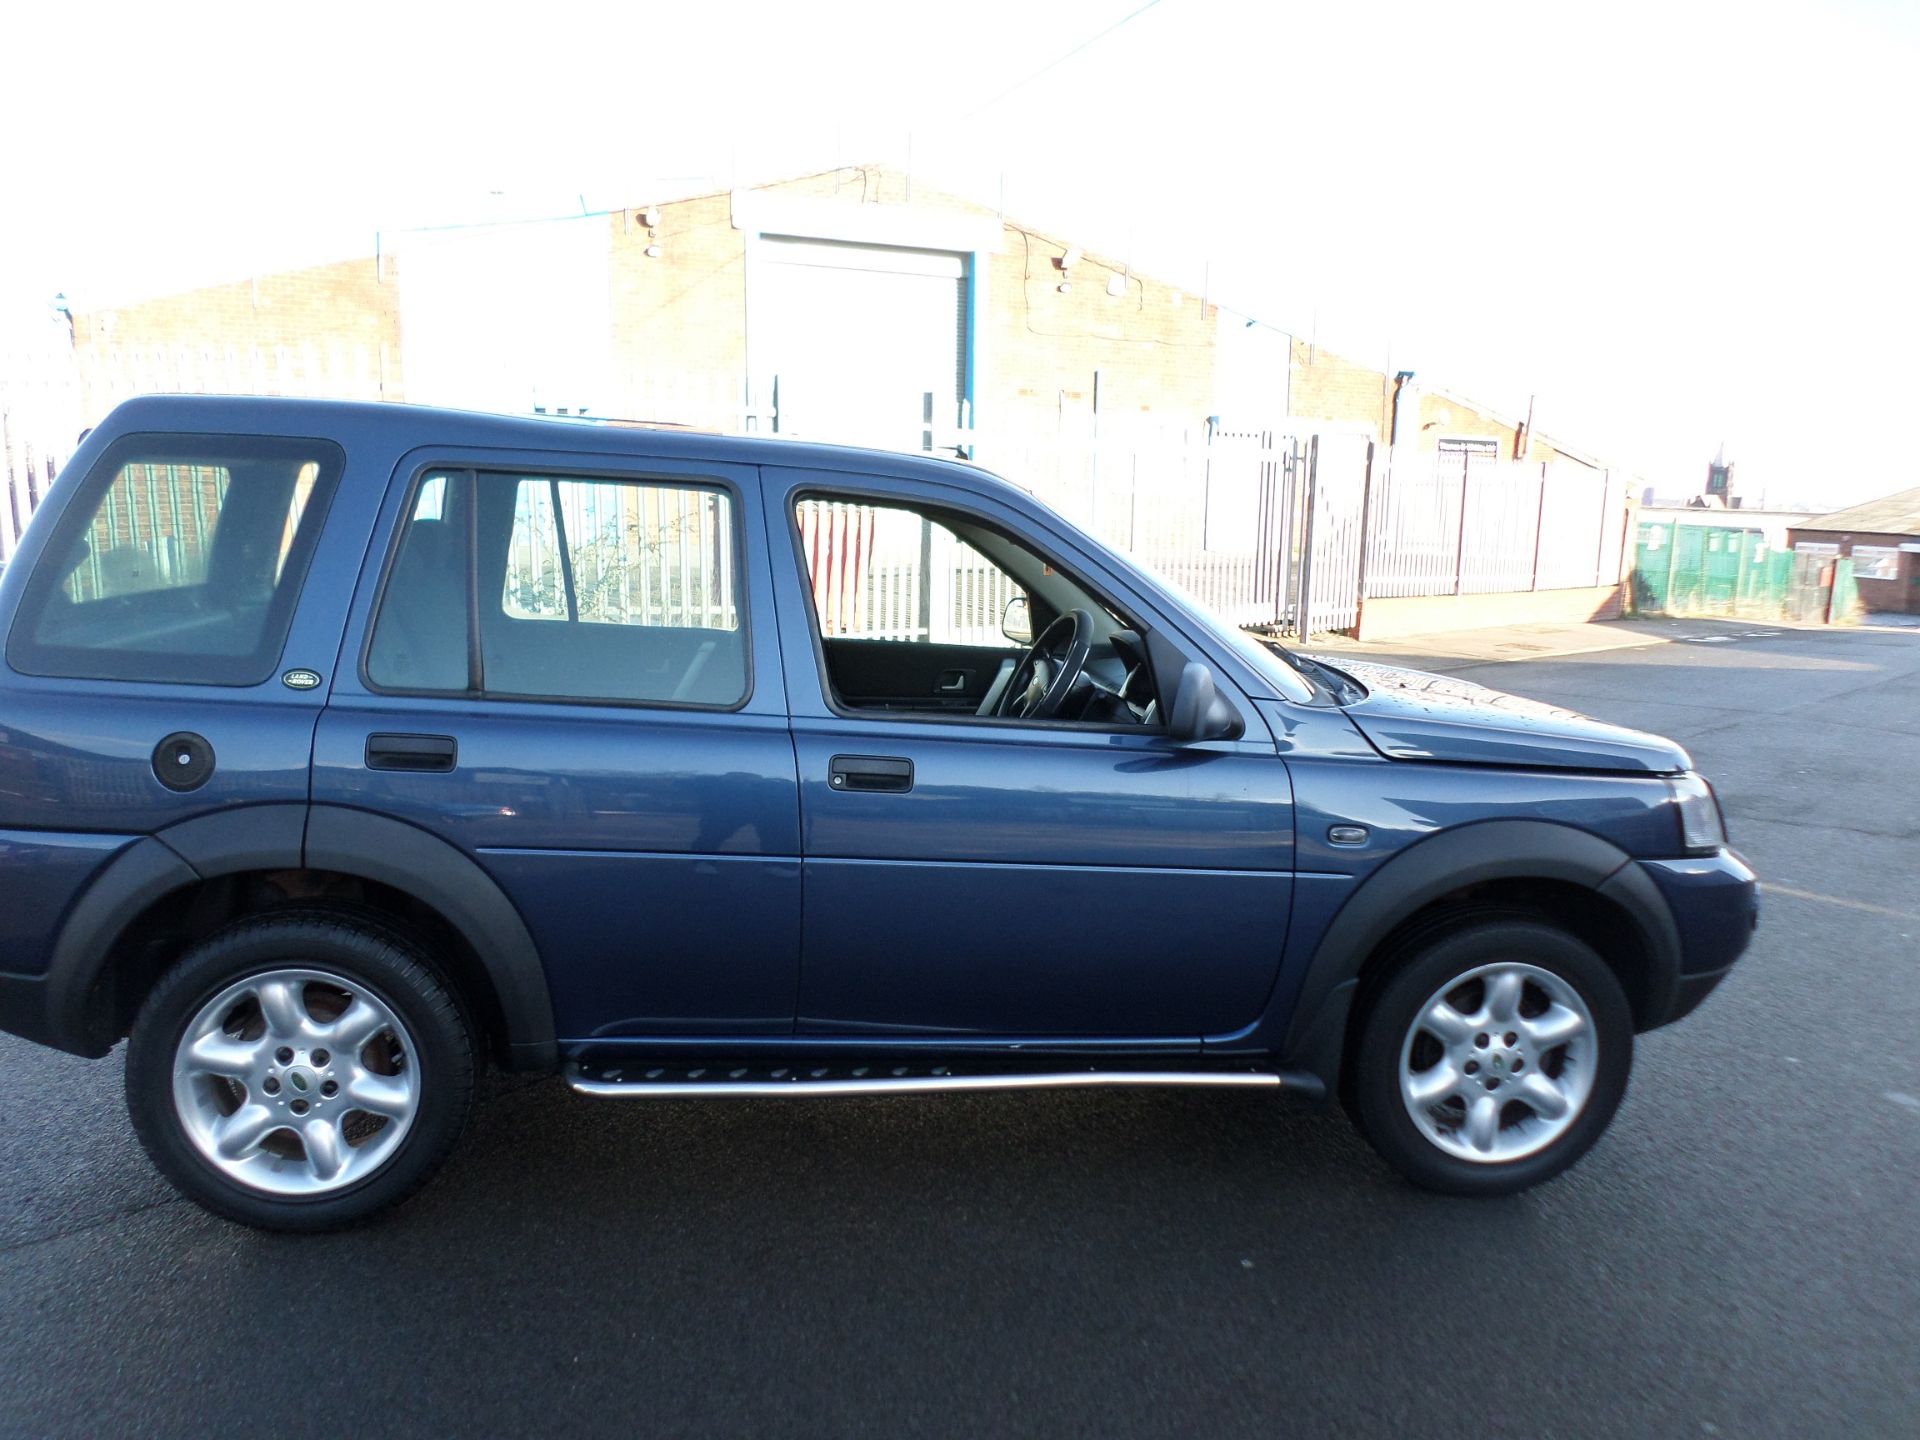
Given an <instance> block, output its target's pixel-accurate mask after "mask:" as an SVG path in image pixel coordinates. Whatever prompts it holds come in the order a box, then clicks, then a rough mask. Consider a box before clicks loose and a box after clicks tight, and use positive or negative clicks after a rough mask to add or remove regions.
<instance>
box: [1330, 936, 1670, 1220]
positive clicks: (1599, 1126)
mask: <svg viewBox="0 0 1920 1440" xmlns="http://www.w3.org/2000/svg"><path fill="white" fill-rule="evenodd" d="M1502 962H1518V963H1520V964H1524V965H1527V966H1532V967H1536V968H1537V969H1539V970H1543V971H1546V972H1548V973H1549V974H1551V975H1553V976H1555V977H1558V979H1559V980H1560V981H1561V982H1562V983H1563V984H1565V985H1567V986H1569V987H1571V988H1572V989H1573V990H1574V991H1575V992H1576V993H1577V994H1578V996H1579V998H1580V999H1581V1000H1582V1001H1584V1002H1585V1005H1586V1007H1587V1010H1588V1012H1589V1014H1590V1015H1591V1017H1592V1021H1593V1033H1594V1037H1595V1041H1596V1044H1595V1051H1596V1052H1597V1053H1594V1054H1592V1055H1591V1056H1590V1069H1591V1074H1592V1085H1591V1089H1590V1090H1589V1091H1588V1093H1587V1096H1586V1099H1585V1101H1584V1104H1583V1105H1582V1107H1581V1108H1580V1109H1579V1110H1578V1111H1577V1113H1576V1114H1575V1115H1574V1116H1573V1118H1572V1120H1571V1121H1570V1122H1569V1123H1567V1124H1566V1126H1565V1128H1564V1129H1562V1130H1561V1131H1560V1132H1559V1134H1558V1135H1557V1136H1555V1137H1554V1138H1553V1139H1552V1140H1551V1141H1550V1142H1549V1143H1547V1144H1546V1145H1545V1146H1544V1148H1541V1149H1539V1150H1536V1151H1534V1152H1533V1153H1531V1154H1527V1155H1524V1156H1521V1157H1519V1158H1515V1159H1511V1160H1498V1159H1487V1160H1478V1159H1463V1158H1461V1157H1460V1156H1458V1155H1455V1154H1452V1153H1450V1152H1449V1151H1448V1150H1446V1149H1444V1148H1442V1145H1441V1144H1440V1143H1438V1142H1437V1141H1436V1140H1434V1139H1432V1138H1430V1137H1429V1136H1428V1135H1427V1134H1426V1133H1425V1132H1424V1131H1423V1130H1422V1129H1421V1128H1420V1126H1419V1125H1417V1124H1416V1123H1415V1121H1414V1118H1413V1115H1412V1114H1411V1113H1410V1109H1409V1102H1408V1101H1407V1100H1405V1099H1403V1098H1402V1092H1401V1061H1402V1057H1403V1053H1405V1047H1406V1046H1407V1045H1408V1034H1409V1032H1410V1030H1411V1029H1412V1027H1413V1026H1414V1022H1415V1019H1416V1017H1417V1016H1418V1015H1419V1014H1420V1013H1421V1010H1422V1007H1423V1006H1425V1005H1426V1003H1427V1002H1428V1000H1429V999H1430V998H1431V997H1433V996H1434V995H1435V994H1436V992H1439V991H1441V990H1443V989H1451V988H1452V987H1450V986H1449V985H1448V982H1449V980H1452V979H1457V978H1460V977H1465V976H1468V975H1470V974H1471V973H1472V972H1474V971H1475V970H1476V969H1478V968H1479V967H1481V966H1486V965H1493V964H1498V963H1502ZM1467 993H1468V994H1471V993H1472V992H1471V989H1470V988H1469V991H1468V992H1467ZM1482 993H1484V992H1482ZM1365 1005H1366V1008H1365V1010H1364V1012H1363V1014H1362V1015H1361V1017H1360V1019H1359V1030H1358V1033H1357V1036H1356V1040H1355V1043H1354V1045H1353V1046H1352V1048H1351V1050H1350V1051H1349V1054H1350V1057H1351V1058H1350V1069H1349V1071H1348V1088H1347V1095H1348V1100H1349V1107H1350V1109H1351V1110H1352V1113H1353V1118H1354V1120H1355V1123H1356V1124H1357V1125H1358V1126H1359V1128H1360V1132H1361V1133H1362V1134H1363V1135H1364V1136H1365V1137H1366V1138H1367V1141H1368V1143H1369V1144H1371V1145H1372V1146H1373V1148H1374V1149H1375V1150H1376V1151H1377V1152H1379V1154H1380V1156H1381V1157H1382V1158H1383V1159H1385V1160H1386V1162H1387V1163H1388V1164H1389V1165H1391V1166H1393V1168H1394V1169H1395V1170H1397V1171H1399V1172H1400V1174H1401V1175H1402V1176H1404V1177H1405V1178H1406V1179H1408V1180H1410V1181H1411V1182H1413V1183H1414V1184H1415V1185H1419V1186H1421V1187H1422V1188H1424V1189H1428V1190H1435V1191H1439V1192H1441V1193H1443V1194H1449V1195H1468V1196H1493V1195H1511V1194H1514V1193H1516V1192H1518V1191H1521V1190H1525V1189H1527V1188H1529V1187H1530V1186H1533V1185H1538V1184H1540V1183H1541V1182H1542V1181H1543V1180H1549V1179H1551V1178H1552V1177H1553V1176H1555V1175H1558V1174H1559V1173H1560V1172H1561V1171H1562V1170H1565V1169H1566V1168H1567V1167H1568V1166H1569V1165H1571V1164H1573V1163H1574V1162H1575V1161H1576V1160H1578V1159H1579V1158H1580V1157H1581V1156H1583V1155H1584V1154H1586V1152H1587V1151H1588V1150H1590V1149H1592V1148H1593V1145H1594V1143H1595V1142H1596V1141H1598V1140H1599V1138H1600V1135H1601V1133H1602V1132H1603V1131H1604V1130H1605V1129H1606V1128H1607V1123H1608V1122H1609V1121H1610V1120H1612V1118H1613V1113H1614V1111H1615V1110H1616V1109H1617V1108H1619V1104H1620V1101H1621V1098H1622V1097H1623V1096H1624V1095H1625V1094H1626V1090H1627V1076H1628V1072H1629V1071H1630V1070H1631V1069H1632V1066H1633V1012H1632V1009H1631V1008H1630V1007H1629V1005H1628V1004H1627V997H1626V994H1625V992H1624V991H1623V990H1622V989H1621V986H1620V981H1619V978H1618V977H1617V976H1616V975H1615V974H1614V973H1613V970H1612V969H1611V968H1610V967H1609V966H1608V965H1607V963H1606V961H1604V960H1602V959H1601V958H1600V957H1599V956H1598V955H1597V954H1595V953H1594V951H1593V950H1592V949H1591V948H1590V947H1589V946H1587V945H1586V944H1585V943H1583V942H1582V941H1580V940H1579V939H1577V938H1576V937H1574V936H1572V935H1570V934H1568V933H1567V932H1566V931H1564V930H1560V929H1557V928H1555V927H1554V926H1552V925H1551V924H1549V923H1546V922H1544V921H1541V920H1536V919H1532V918H1529V917H1514V916H1507V917H1502V918H1497V919H1479V920H1474V921H1470V922H1467V923H1465V924H1463V925H1462V926H1461V927H1459V928H1455V929H1451V930H1448V931H1445V932H1443V933H1441V934H1439V935H1429V936H1427V937H1426V938H1424V939H1422V940H1419V941H1416V942H1415V944H1414V946H1413V947H1412V948H1411V949H1410V950H1408V951H1407V952H1405V953H1403V954H1402V955H1401V956H1399V957H1398V958H1397V959H1396V960H1395V961H1393V962H1392V968H1391V969H1390V970H1389V971H1388V972H1387V973H1386V975H1385V977H1384V978H1383V980H1382V981H1381V982H1380V983H1379V984H1378V985H1377V986H1375V987H1374V988H1373V990H1372V993H1371V996H1370V998H1369V999H1368V1000H1367V1001H1366V1002H1365ZM1462 1043H1474V1042H1462ZM1496 1043H1497V1039H1496ZM1555 1058H1558V1057H1550V1058H1549V1061H1548V1063H1553V1059H1555ZM1481 1083H1484V1079H1483V1080H1482V1082H1481ZM1508 1093H1511V1092H1508ZM1504 1103H1505V1102H1504V1101H1503V1105H1504ZM1529 1113H1530V1112H1529V1111H1528V1110H1527V1109H1525V1108H1518V1109H1515V1108H1511V1107H1508V1108H1505V1109H1503V1111H1502V1114H1503V1116H1505V1115H1517V1116H1519V1117H1520V1118H1521V1119H1522V1120H1525V1119H1526V1117H1527V1116H1528V1114H1529ZM1502 1123H1503V1125H1504V1124H1506V1123H1508V1122H1507V1121H1505V1120H1504V1119H1503V1121H1502Z"/></svg>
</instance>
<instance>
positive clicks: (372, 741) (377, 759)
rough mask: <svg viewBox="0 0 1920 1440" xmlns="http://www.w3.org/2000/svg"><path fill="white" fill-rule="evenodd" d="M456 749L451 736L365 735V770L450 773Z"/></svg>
mask: <svg viewBox="0 0 1920 1440" xmlns="http://www.w3.org/2000/svg"><path fill="white" fill-rule="evenodd" d="M459 753H460V751H459V747H458V746H457V745H455V744H454V741H453V737H452V736H451V735H369V736H367V768H368V769H369V770H442V771H444V770H451V769H453V762H454V760H455V759H456V758H457V757H458V755H459Z"/></svg>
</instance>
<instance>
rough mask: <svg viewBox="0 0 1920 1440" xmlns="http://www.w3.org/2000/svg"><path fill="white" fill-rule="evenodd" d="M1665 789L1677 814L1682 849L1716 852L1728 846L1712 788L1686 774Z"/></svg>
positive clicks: (1723, 822)
mask: <svg viewBox="0 0 1920 1440" xmlns="http://www.w3.org/2000/svg"><path fill="white" fill-rule="evenodd" d="M1668 786H1669V788H1670V789H1671V790H1672V791H1673V802H1674V808H1675V809H1676V810H1677V811H1678V812H1679V814H1680V843H1681V845H1682V846H1684V847H1685V848H1686V849H1688V850H1718V849H1719V848H1720V847H1721V846H1722V845H1724V844H1726V843H1727V824H1726V821H1725V820H1724V819H1723V818H1722V817H1721V814H1720V802H1719V800H1718V799H1716V798H1715V796H1714V793H1713V787H1712V786H1711V785H1709V784H1708V783H1707V782H1706V781H1705V780H1703V779H1701V778H1700V776H1698V775H1695V774H1692V773H1691V772H1689V773H1688V774H1685V775H1682V776H1681V777H1680V778H1679V779H1677V780H1671V781H1669V782H1668Z"/></svg>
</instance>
